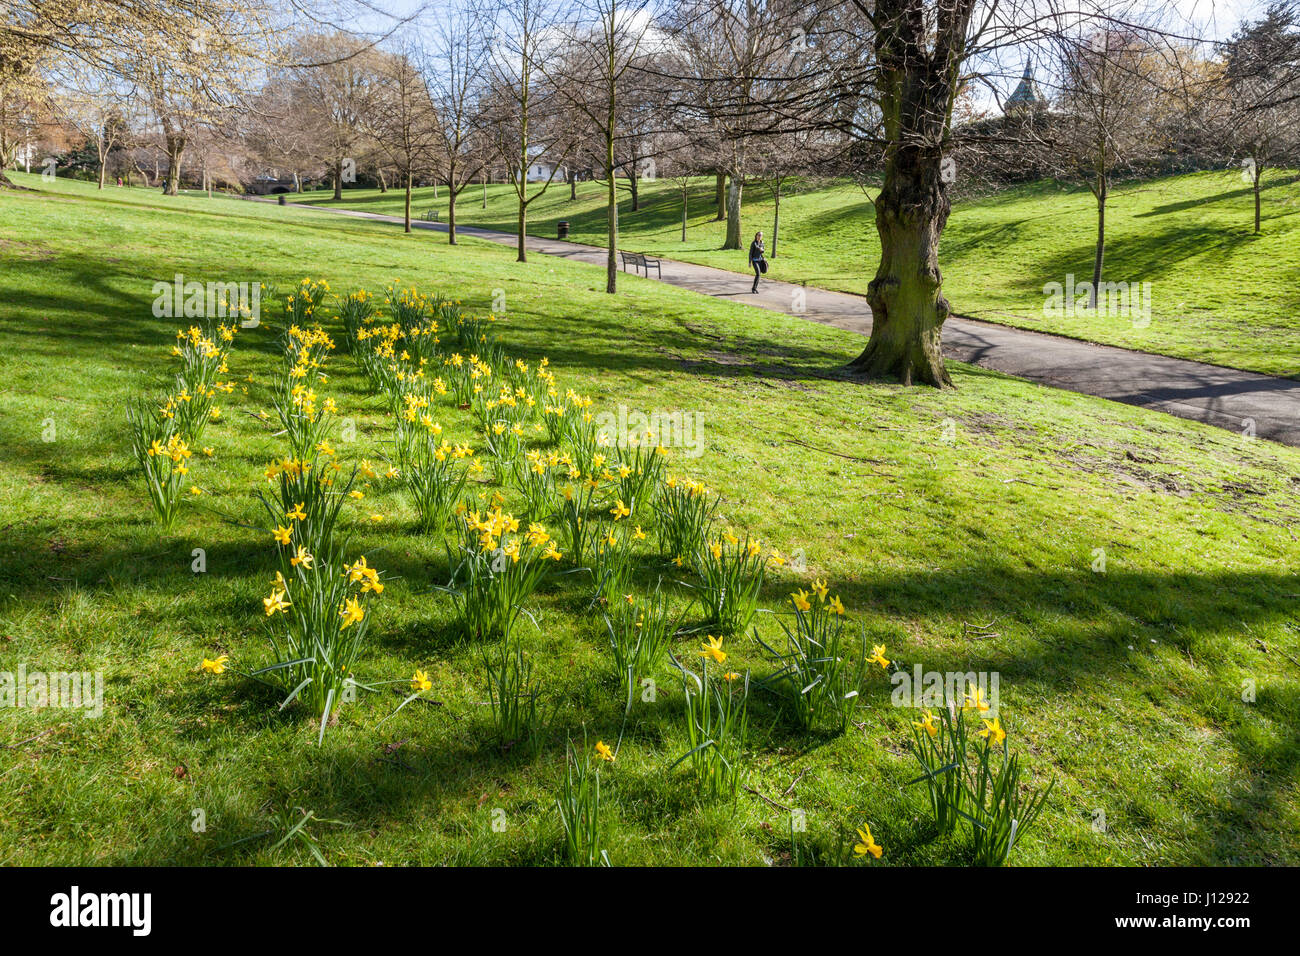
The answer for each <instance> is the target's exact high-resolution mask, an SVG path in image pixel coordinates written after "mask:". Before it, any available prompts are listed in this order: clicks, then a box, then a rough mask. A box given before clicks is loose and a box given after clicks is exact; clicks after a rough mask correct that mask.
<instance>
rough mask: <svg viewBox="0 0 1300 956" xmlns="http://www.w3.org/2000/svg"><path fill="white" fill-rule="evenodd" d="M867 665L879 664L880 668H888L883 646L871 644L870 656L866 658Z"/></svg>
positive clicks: (887, 659)
mask: <svg viewBox="0 0 1300 956" xmlns="http://www.w3.org/2000/svg"><path fill="white" fill-rule="evenodd" d="M867 663H868V664H879V665H880V666H881V667H882V668H887V667H889V658H887V657H885V645H884V644H873V645H872V646H871V656H870V657H868V658H867Z"/></svg>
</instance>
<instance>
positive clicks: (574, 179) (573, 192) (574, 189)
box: [565, 169, 578, 202]
mask: <svg viewBox="0 0 1300 956" xmlns="http://www.w3.org/2000/svg"><path fill="white" fill-rule="evenodd" d="M565 172H567V173H568V174H569V202H574V201H576V200H577V198H578V176H577V174H576V173H575V172H574V171H573V170H572V169H567V170H565Z"/></svg>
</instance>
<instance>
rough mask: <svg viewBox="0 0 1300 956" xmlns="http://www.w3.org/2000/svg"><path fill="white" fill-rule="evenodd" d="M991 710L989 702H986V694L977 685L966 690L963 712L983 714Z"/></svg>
mask: <svg viewBox="0 0 1300 956" xmlns="http://www.w3.org/2000/svg"><path fill="white" fill-rule="evenodd" d="M988 709H989V705H988V702H987V701H985V700H984V692H983V691H981V690H980V689H979V687H978V686H977V685H975V684H971V685H969V686H968V687H967V688H966V702H965V703H964V704H963V705H962V710H978V711H979V712H980V713H981V714H982V713H984V712H985V711H986V710H988Z"/></svg>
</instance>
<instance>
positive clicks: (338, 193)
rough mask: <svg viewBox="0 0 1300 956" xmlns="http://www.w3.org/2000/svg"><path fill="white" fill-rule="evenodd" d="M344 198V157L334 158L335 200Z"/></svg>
mask: <svg viewBox="0 0 1300 956" xmlns="http://www.w3.org/2000/svg"><path fill="white" fill-rule="evenodd" d="M342 198H343V157H342V156H336V157H334V199H335V200H336V201H337V200H340V199H342Z"/></svg>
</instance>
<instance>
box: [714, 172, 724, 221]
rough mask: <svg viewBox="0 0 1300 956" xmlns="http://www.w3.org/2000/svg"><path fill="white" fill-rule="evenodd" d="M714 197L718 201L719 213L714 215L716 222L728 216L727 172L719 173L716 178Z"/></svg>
mask: <svg viewBox="0 0 1300 956" xmlns="http://www.w3.org/2000/svg"><path fill="white" fill-rule="evenodd" d="M714 197H715V199H716V201H717V206H718V214H717V215H716V216H714V217H713V220H714V222H722V220H724V219H726V218H727V174H726V173H718V174H717V176H716V178H715V180H714Z"/></svg>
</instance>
